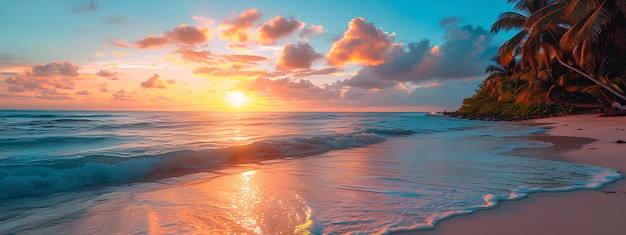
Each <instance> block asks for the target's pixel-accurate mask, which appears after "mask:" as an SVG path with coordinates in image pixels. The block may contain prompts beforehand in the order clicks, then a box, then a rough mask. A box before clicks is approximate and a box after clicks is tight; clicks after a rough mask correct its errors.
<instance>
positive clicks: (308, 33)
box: [298, 25, 324, 40]
mask: <svg viewBox="0 0 626 235" xmlns="http://www.w3.org/2000/svg"><path fill="white" fill-rule="evenodd" d="M322 31H324V26H321V25H311V26H309V27H306V28H304V29H302V31H301V32H300V34H299V35H298V39H300V40H308V39H309V38H311V37H313V36H315V35H319V34H321V33H322Z"/></svg>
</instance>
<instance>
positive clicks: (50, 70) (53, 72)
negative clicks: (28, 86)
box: [29, 61, 78, 77]
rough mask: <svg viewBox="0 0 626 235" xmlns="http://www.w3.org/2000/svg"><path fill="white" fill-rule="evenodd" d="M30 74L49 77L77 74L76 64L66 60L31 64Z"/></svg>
mask: <svg viewBox="0 0 626 235" xmlns="http://www.w3.org/2000/svg"><path fill="white" fill-rule="evenodd" d="M29 75H32V76H41V77H51V76H70V77H76V76H78V66H76V65H73V64H71V63H70V62H68V61H63V62H57V61H54V62H52V63H49V64H46V65H33V66H32V70H31V73H29Z"/></svg>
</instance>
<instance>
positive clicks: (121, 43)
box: [108, 38, 128, 48]
mask: <svg viewBox="0 0 626 235" xmlns="http://www.w3.org/2000/svg"><path fill="white" fill-rule="evenodd" d="M108 39H109V43H111V45H113V46H116V47H124V48H126V47H128V43H126V42H124V41H122V40H121V39H117V38H108Z"/></svg>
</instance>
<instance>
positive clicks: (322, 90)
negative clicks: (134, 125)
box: [0, 0, 511, 111]
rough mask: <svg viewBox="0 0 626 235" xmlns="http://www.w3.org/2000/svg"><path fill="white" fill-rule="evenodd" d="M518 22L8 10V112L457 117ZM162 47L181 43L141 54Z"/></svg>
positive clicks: (336, 6) (291, 7)
mask: <svg viewBox="0 0 626 235" xmlns="http://www.w3.org/2000/svg"><path fill="white" fill-rule="evenodd" d="M510 10H511V6H510V5H508V4H507V3H506V1H504V0H502V1H453V0H447V1H263V2H259V1H207V0H205V1H104V0H100V1H97V0H67V1H44V0H38V1H29V0H24V1H2V2H0V35H4V36H3V37H2V39H0V40H1V42H2V43H0V62H1V63H0V99H1V100H2V101H3V102H2V103H3V104H0V108H18V109H42V108H46V109H168V110H234V109H235V107H230V106H229V105H228V100H227V99H228V98H227V97H228V94H229V92H242V93H243V94H244V95H245V96H246V98H248V99H249V102H248V103H249V104H248V105H247V106H244V107H237V108H238V109H245V110H240V111H247V110H250V111H276V110H280V111H307V110H309V111H342V110H349V111H359V110H363V111H373V110H379V111H394V110H395V111H398V110H400V111H440V110H452V109H455V108H458V106H460V104H461V101H462V99H463V98H466V97H467V96H470V95H471V94H473V92H474V89H475V88H476V84H477V83H479V82H480V81H481V80H482V79H484V77H485V75H484V74H481V73H479V72H477V71H478V70H480V71H482V70H484V66H486V65H487V64H488V59H489V58H490V57H491V56H493V54H494V53H495V49H496V48H497V47H498V46H499V44H500V43H502V42H503V41H504V40H505V38H506V37H507V36H508V35H506V34H501V35H495V36H493V35H491V34H489V33H488V31H489V27H490V26H491V24H492V23H493V22H494V21H495V20H496V18H497V16H498V15H499V14H500V13H502V12H505V11H510ZM246 12H247V13H249V14H248V16H250V17H251V18H250V25H249V27H247V28H241V29H237V32H239V33H245V34H246V35H248V36H249V37H250V39H248V40H240V39H237V38H233V37H232V36H226V34H225V32H226V31H227V30H228V29H229V28H230V29H233V28H235V26H234V25H235V23H233V24H230V23H232V22H236V21H237V20H243V19H244V18H245V17H244V15H245V14H246ZM241 22H243V21H241ZM272 22H273V23H272ZM281 23H282V24H281ZM263 25H267V27H268V30H265V34H264V32H262V31H264V30H262V29H261V28H262V26H263ZM312 26H313V27H312ZM281 27H284V28H281ZM310 27H312V28H310ZM309 28H310V29H311V30H313V29H315V30H317V31H315V30H313V31H310V32H313V33H312V34H310V35H308V36H306V37H301V36H302V35H303V33H304V31H306V30H308V29H309ZM233 30H234V29H233ZM349 32H352V33H349ZM194 33H195V34H194ZM198 33H199V34H198ZM194 35H195V36H196V37H195V38H192V37H193V36H194ZM200 35H204V36H201V37H200ZM349 35H352V36H349ZM150 36H154V38H155V39H156V38H160V39H162V40H165V41H167V42H166V43H164V44H158V45H157V44H154V45H152V44H150V45H149V46H147V47H141V46H140V42H143V43H149V42H152V41H149V40H148V39H149V37H150ZM198 37H200V38H198ZM142 40H144V41H142ZM355 43H364V44H363V46H362V47H354V46H353V45H354V44H355ZM368 43H369V44H368ZM376 43H378V44H376ZM141 45H147V44H141ZM235 45H237V47H235ZM289 45H291V46H289ZM376 45H378V46H376ZM411 45H413V47H412V46H411ZM418 45H420V46H419V47H418ZM287 51H289V52H290V53H291V54H289V53H287ZM299 53H308V54H299ZM192 54H193V55H195V56H198V55H202V57H194V58H192V57H190V56H191V55H192ZM288 54H289V55H290V56H291V57H290V56H288ZM462 57H468V58H462ZM233 58H237V61H235V60H233ZM243 58H245V59H243ZM464 61H467V62H468V63H464ZM461 62H463V63H461ZM218 63H221V64H218ZM224 63H226V64H224ZM37 66H39V67H37ZM472 66H474V67H472ZM481 66H482V67H481ZM475 67H479V68H475ZM42 69H45V71H46V73H38V72H37V71H44V70H42ZM63 69H69V70H72V71H74V72H73V73H63V71H65V70H63ZM216 71H218V72H216ZM105 75H110V76H105ZM154 75H157V76H156V77H155V76H154ZM231 75H232V76H231ZM144 82H148V83H150V84H162V85H159V86H157V85H155V86H152V87H150V86H142V84H147V83H144ZM163 84H164V85H163ZM262 86H264V87H262ZM261 88H262V89H261ZM289 89H291V90H289ZM305 95H306V96H305Z"/></svg>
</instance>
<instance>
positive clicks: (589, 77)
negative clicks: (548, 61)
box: [555, 56, 626, 101]
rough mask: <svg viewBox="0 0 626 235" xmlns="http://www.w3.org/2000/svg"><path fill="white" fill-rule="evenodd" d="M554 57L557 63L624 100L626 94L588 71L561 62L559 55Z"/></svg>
mask: <svg viewBox="0 0 626 235" xmlns="http://www.w3.org/2000/svg"><path fill="white" fill-rule="evenodd" d="M555 57H556V59H557V60H558V61H559V63H561V64H562V65H563V66H565V67H567V68H568V69H571V70H573V71H574V72H577V73H578V74H580V75H583V76H584V77H586V78H588V79H589V80H591V81H593V82H595V83H596V84H598V85H600V86H601V87H603V88H604V89H606V90H608V91H609V92H611V93H613V94H614V95H616V96H617V97H619V98H621V99H622V100H625V101H626V95H624V94H622V93H621V92H619V91H617V90H615V89H613V87H610V86H609V85H607V84H606V83H604V82H602V81H600V80H598V79H597V78H595V77H593V76H591V75H589V74H588V73H585V72H584V71H582V70H580V69H577V68H575V67H574V66H571V65H569V64H567V63H565V62H563V60H561V58H560V57H559V56H555Z"/></svg>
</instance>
